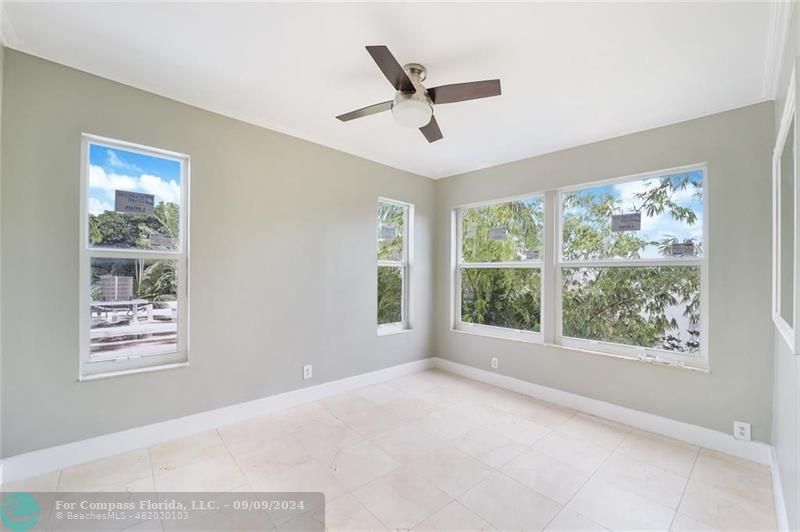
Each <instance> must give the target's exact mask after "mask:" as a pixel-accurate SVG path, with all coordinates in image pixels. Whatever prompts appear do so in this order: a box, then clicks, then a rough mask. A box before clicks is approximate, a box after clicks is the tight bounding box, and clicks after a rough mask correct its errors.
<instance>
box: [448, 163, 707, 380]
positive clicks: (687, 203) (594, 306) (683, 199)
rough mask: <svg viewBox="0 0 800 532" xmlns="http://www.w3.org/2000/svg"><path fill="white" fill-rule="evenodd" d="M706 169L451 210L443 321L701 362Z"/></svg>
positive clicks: (649, 357) (660, 359)
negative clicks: (448, 315)
mask: <svg viewBox="0 0 800 532" xmlns="http://www.w3.org/2000/svg"><path fill="white" fill-rule="evenodd" d="M706 185H707V171H706V168H705V167H704V166H701V165H698V166H691V167H682V168H678V169H674V170H665V171H661V172H654V173H651V174H646V175H644V174H642V175H638V176H632V177H627V178H620V179H614V180H610V181H604V182H598V183H593V184H587V185H582V186H575V187H569V188H564V189H560V190H548V191H544V192H542V193H539V194H535V195H534V194H531V195H527V196H523V197H520V198H514V199H507V200H498V201H492V202H485V203H480V204H475V205H466V206H462V207H459V208H456V209H455V210H454V211H453V229H452V235H453V243H454V249H453V264H454V268H453V270H454V271H453V279H454V281H453V288H454V289H453V302H452V309H453V329H454V330H456V331H461V332H468V333H474V334H481V335H484V336H493V337H499V338H506V339H512V340H523V341H531V342H542V343H546V344H549V345H558V346H563V347H568V348H574V349H581V350H584V351H591V352H596V353H601V354H610V355H615V356H622V357H626V358H635V359H639V360H644V361H648V362H655V363H662V364H676V365H686V366H690V367H694V368H706V367H707V366H708V355H707V349H706V344H707V339H706V334H705V330H706V328H705V323H706V320H707V316H706V311H705V309H706V307H707V302H706V301H707V296H706V287H707V282H706V275H707V268H706V260H707V259H706V256H707V246H708V239H707V236H706V230H705V227H706V225H705V216H706V210H707V209H706V193H705V191H706Z"/></svg>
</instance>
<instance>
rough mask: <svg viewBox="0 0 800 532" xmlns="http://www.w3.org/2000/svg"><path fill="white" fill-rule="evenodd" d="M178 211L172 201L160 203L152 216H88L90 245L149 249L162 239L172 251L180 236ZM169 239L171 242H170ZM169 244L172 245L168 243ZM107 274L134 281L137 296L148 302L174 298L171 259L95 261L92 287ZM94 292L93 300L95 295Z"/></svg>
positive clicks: (174, 283) (93, 262)
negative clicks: (152, 240)
mask: <svg viewBox="0 0 800 532" xmlns="http://www.w3.org/2000/svg"><path fill="white" fill-rule="evenodd" d="M179 213H180V209H179V208H178V205H176V204H175V203H171V202H163V201H162V202H159V204H158V205H156V207H155V208H154V209H153V215H152V216H146V215H138V214H124V213H119V212H115V211H105V212H103V213H100V214H96V215H95V214H90V215H89V239H90V243H91V244H92V245H93V246H101V247H112V248H123V249H152V246H151V238H155V237H158V238H161V241H162V242H167V245H166V246H165V247H167V248H172V249H174V245H175V243H177V241H178V236H179V227H180V224H179V222H180V220H179ZM170 239H171V240H170ZM170 242H171V243H172V246H170V245H169V243H170ZM106 275H114V276H130V277H133V278H134V291H135V293H136V296H137V297H139V298H143V299H148V300H151V301H170V300H174V299H175V298H176V294H177V286H176V275H175V261H174V260H150V261H145V260H142V259H136V260H134V261H129V260H116V259H107V260H96V259H94V260H93V261H92V284H93V285H94V284H95V283H96V282H97V281H98V280H99V279H100V277H103V276H106ZM94 292H96V290H94V291H93V294H92V295H93V297H96V296H97V294H96V293H94Z"/></svg>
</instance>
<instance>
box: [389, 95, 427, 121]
mask: <svg viewBox="0 0 800 532" xmlns="http://www.w3.org/2000/svg"><path fill="white" fill-rule="evenodd" d="M432 116H433V107H432V106H431V104H429V103H427V102H423V101H420V100H416V99H401V100H399V101H395V103H394V105H392V117H393V118H394V121H395V122H396V123H397V124H398V125H400V126H402V127H407V128H420V127H422V126H425V125H427V124H428V122H430V121H431V117H432Z"/></svg>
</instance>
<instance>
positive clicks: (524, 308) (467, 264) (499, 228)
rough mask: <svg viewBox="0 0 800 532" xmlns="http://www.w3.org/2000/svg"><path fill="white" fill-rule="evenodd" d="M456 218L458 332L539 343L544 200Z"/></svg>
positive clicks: (482, 208)
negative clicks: (530, 340)
mask: <svg viewBox="0 0 800 532" xmlns="http://www.w3.org/2000/svg"><path fill="white" fill-rule="evenodd" d="M455 218H456V219H455V224H456V241H457V245H456V251H457V257H456V259H457V260H456V272H455V274H456V290H455V292H456V305H455V306H456V311H455V316H456V320H455V327H456V329H458V330H464V331H470V332H475V333H485V334H491V335H498V336H505V337H511V338H531V339H537V338H540V337H541V331H542V329H541V327H542V308H541V307H542V268H543V265H544V262H543V259H544V198H543V197H541V196H531V197H525V198H520V199H514V200H510V201H501V202H496V203H484V204H480V205H472V206H466V207H462V208H459V209H457V210H456V212H455Z"/></svg>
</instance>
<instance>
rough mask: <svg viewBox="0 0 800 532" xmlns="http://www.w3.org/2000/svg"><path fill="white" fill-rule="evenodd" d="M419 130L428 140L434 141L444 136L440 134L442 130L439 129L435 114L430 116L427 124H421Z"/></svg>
mask: <svg viewBox="0 0 800 532" xmlns="http://www.w3.org/2000/svg"><path fill="white" fill-rule="evenodd" d="M419 130H420V131H422V134H423V135H425V138H426V139H428V142H436V141H437V140H440V139H442V138H443V137H444V135H442V130H441V129H439V123H438V122H436V117H435V116H432V117H431V121H430V122H428V125H427V126H422V127H421V128H419Z"/></svg>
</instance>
